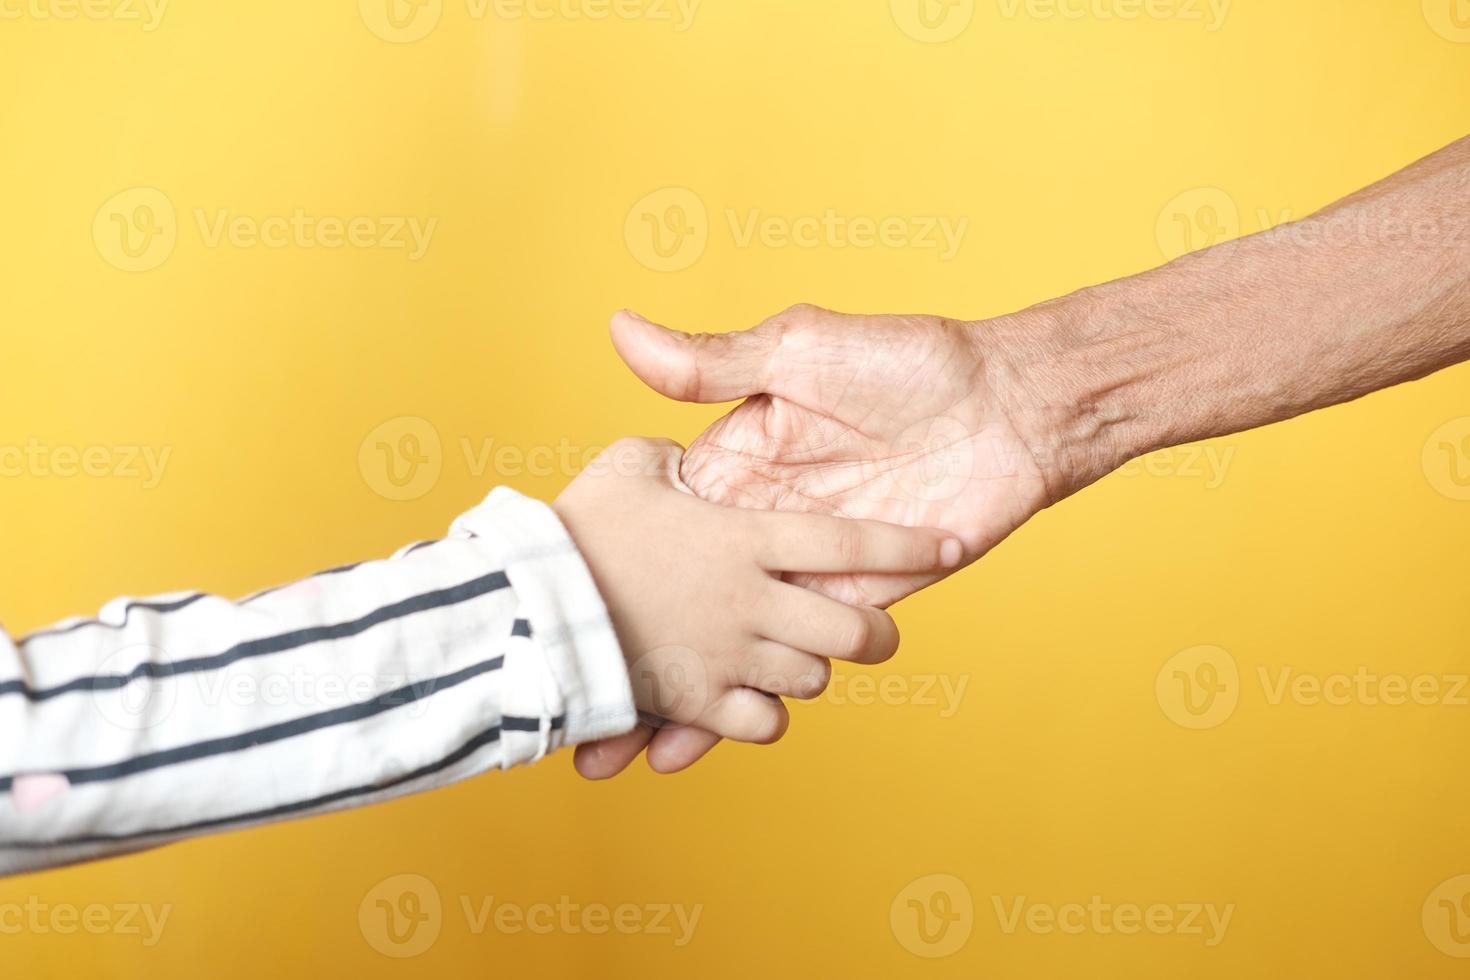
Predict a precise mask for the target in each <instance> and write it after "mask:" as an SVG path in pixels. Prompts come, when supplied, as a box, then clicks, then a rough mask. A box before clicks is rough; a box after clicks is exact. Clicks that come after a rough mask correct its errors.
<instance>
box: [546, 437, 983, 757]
mask: <svg viewBox="0 0 1470 980" xmlns="http://www.w3.org/2000/svg"><path fill="white" fill-rule="evenodd" d="M682 454H683V451H682V449H681V448H680V447H679V446H678V445H676V444H674V443H672V442H668V441H664V440H658V441H655V440H647V439H624V440H622V441H620V442H618V443H617V444H615V445H614V446H612V447H611V448H610V449H608V450H607V451H606V452H604V453H603V454H602V455H601V456H599V457H598V458H597V460H595V461H594V462H593V463H592V464H591V466H589V467H588V469H587V471H586V472H584V473H583V474H582V475H581V476H579V477H578V478H577V479H576V480H575V481H573V483H572V484H571V486H569V487H568V488H567V489H566V491H565V492H564V493H563V494H562V495H561V496H560V497H559V498H557V500H556V502H555V504H554V505H553V506H554V507H555V509H556V511H557V513H558V514H559V515H560V517H561V519H562V521H563V523H564V524H565V525H566V527H567V530H568V531H569V532H570V533H571V536H572V539H573V540H574V541H576V543H577V546H578V548H579V549H580V550H581V552H582V555H583V557H584V558H585V559H586V561H587V564H588V567H589V568H591V570H592V575H593V577H594V578H595V579H596V581H597V585H598V587H599V589H600V590H601V592H602V596H603V599H604V601H605V602H606V604H607V607H608V611H609V613H610V614H611V617H612V622H613V626H614V628H615V629H616V631H617V634H618V639H619V641H620V643H621V645H622V648H623V655H624V657H625V659H626V661H627V663H628V669H629V676H630V678H631V680H632V684H633V693H634V697H635V699H636V701H637V704H638V707H639V708H640V709H641V710H643V711H646V712H649V713H652V714H655V715H658V716H659V717H661V718H665V719H668V720H669V721H673V722H678V723H680V724H689V725H697V726H699V727H701V728H704V729H707V730H709V731H711V732H714V733H716V734H718V735H723V736H725V737H727V738H731V739H735V740H737V741H743V742H761V743H769V742H774V741H776V740H777V739H779V738H780V737H781V736H782V735H783V734H784V733H785V731H786V726H787V723H788V721H789V717H788V715H787V712H786V707H785V705H783V704H782V703H781V700H780V696H783V695H789V696H791V697H796V698H814V697H817V696H818V695H820V694H821V693H822V691H824V690H826V687H827V682H828V679H829V678H830V676H831V666H830V664H829V663H828V661H827V658H831V657H835V658H837V659H840V660H850V661H854V662H857V663H864V664H876V663H881V662H883V661H885V660H887V659H888V658H889V657H891V656H893V654H894V653H895V652H896V651H897V649H898V630H897V628H896V627H895V625H894V623H893V620H892V619H891V618H890V617H889V616H888V614H887V613H885V612H883V611H881V610H879V609H875V608H872V607H868V606H848V605H844V604H843V603H841V602H838V601H836V600H835V599H830V598H827V597H826V596H822V595H819V594H818V593H815V592H811V591H808V590H806V589H803V588H800V587H799V586H795V585H791V584H789V583H787V582H784V581H782V579H781V575H782V573H787V572H805V573H828V574H841V573H859V572H862V573H869V574H873V573H877V574H915V573H928V572H942V571H944V570H947V569H951V568H954V567H957V566H958V565H959V563H960V561H961V560H962V549H961V546H960V542H959V541H958V539H955V538H953V537H951V536H949V535H948V534H946V533H944V532H942V531H936V530H930V529H926V528H903V527H897V526H894V525H889V524H882V523H877V522H873V521H850V520H845V519H842V518H836V517H828V516H823V515H815V514H794V513H780V512H765V511H753V510H740V509H736V508H731V507H720V506H717V505H714V504H709V503H706V502H704V501H702V500H700V499H698V498H697V497H695V496H694V495H693V494H691V493H690V492H689V491H688V490H687V489H685V488H683V487H682V486H681V485H680V484H679V479H678V472H679V462H680V458H681V456H682Z"/></svg>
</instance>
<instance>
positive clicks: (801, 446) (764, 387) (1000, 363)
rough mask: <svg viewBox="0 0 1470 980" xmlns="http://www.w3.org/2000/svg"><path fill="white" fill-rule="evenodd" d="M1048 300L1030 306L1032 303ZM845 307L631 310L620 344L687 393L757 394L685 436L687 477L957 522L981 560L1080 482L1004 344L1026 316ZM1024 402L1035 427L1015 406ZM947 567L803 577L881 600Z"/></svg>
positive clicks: (677, 765) (655, 379) (648, 738)
mask: <svg viewBox="0 0 1470 980" xmlns="http://www.w3.org/2000/svg"><path fill="white" fill-rule="evenodd" d="M1036 315H1037V314H1034V313H1033V314H1031V316H1033V317H1034V316H1036ZM1013 326H1014V327H1015V328H1016V329H1012V328H1011V326H1008V325H1007V324H1006V323H1002V322H1001V321H996V322H993V323H990V324H971V323H961V322H956V321H952V320H945V319H942V318H940V317H933V316H847V315H843V314H840V313H833V312H830V311H827V310H821V309H818V308H816V307H812V306H797V307H793V308H792V309H789V310H787V311H786V312H784V313H781V314H779V315H777V316H775V317H772V318H771V319H769V320H767V321H765V322H764V323H762V324H760V325H759V326H757V327H756V328H754V329H753V330H749V331H746V332H743V333H733V334H722V335H710V334H701V335H692V336H691V335H688V334H683V333H678V332H675V331H672V330H667V329H665V328H663V327H660V326H657V325H655V324H652V323H650V322H649V321H647V320H644V319H643V318H641V317H639V316H637V315H636V314H632V313H626V312H625V313H619V314H618V315H617V316H616V317H614V319H613V323H612V333H613V343H614V345H615V346H616V347H617V350H618V353H619V354H620V355H621V356H622V357H623V359H624V360H625V361H626V362H627V363H628V365H629V367H631V368H632V369H633V371H634V373H636V374H637V375H638V376H639V377H640V378H641V379H642V380H643V381H644V382H646V383H647V384H648V385H649V386H651V387H652V388H654V389H655V390H656V391H659V392H661V393H662V394H664V395H666V396H668V397H670V398H675V399H678V400H680V401H690V402H724V401H731V400H734V399H738V398H747V399H748V400H747V401H745V402H744V403H743V404H741V405H740V406H739V407H737V408H736V409H735V410H734V411H732V412H731V413H730V414H728V415H726V416H725V417H724V418H723V419H721V420H720V421H718V422H716V423H715V424H714V425H713V426H711V427H710V428H709V430H708V431H706V432H705V433H704V434H703V435H702V436H700V437H699V439H697V440H696V441H695V443H694V444H693V445H692V446H691V447H690V449H689V452H688V454H687V455H686V456H685V459H684V463H683V467H682V469H681V476H682V478H683V480H684V482H685V483H686V484H687V485H688V486H689V487H690V488H691V489H692V490H694V492H695V493H697V494H698V495H699V496H701V497H703V498H705V499H706V500H710V501H714V502H717V503H721V504H728V505H733V506H739V507H747V508H757V509H769V510H783V511H807V512H812V513H820V514H832V515H837V516H841V517H851V518H864V519H871V520H879V521H886V522H888V523H892V524H903V525H908V526H924V527H936V528H942V529H944V530H947V531H950V532H951V533H953V534H955V535H956V536H958V537H959V539H960V540H961V541H962V542H963V544H964V546H965V561H966V563H968V562H972V561H974V560H976V559H978V558H979V557H980V556H981V555H983V554H985V552H987V551H989V550H990V549H991V548H992V547H994V546H995V545H996V544H997V543H999V542H1000V541H1001V540H1002V539H1004V538H1005V537H1006V536H1007V535H1008V534H1010V533H1011V532H1012V531H1013V530H1015V529H1016V528H1017V527H1019V526H1020V525H1021V524H1022V523H1023V522H1024V521H1026V520H1027V519H1028V518H1030V517H1031V516H1032V515H1033V514H1035V513H1036V512H1037V511H1039V510H1041V509H1042V508H1043V507H1045V506H1047V505H1048V504H1049V503H1051V502H1053V501H1054V500H1056V499H1059V498H1060V496H1062V495H1065V493H1066V492H1068V491H1067V488H1069V487H1070V483H1069V481H1068V480H1067V479H1066V478H1064V476H1063V474H1062V472H1061V469H1060V468H1059V467H1057V466H1051V465H1048V463H1049V462H1050V461H1052V460H1054V459H1055V458H1056V453H1055V446H1054V443H1053V442H1052V441H1050V440H1049V439H1046V438H1044V437H1042V436H1041V435H1040V428H1039V424H1040V422H1041V421H1042V419H1041V416H1043V415H1044V414H1045V413H1044V412H1041V411H1038V409H1037V405H1038V404H1039V403H1038V400H1037V398H1036V396H1035V394H1034V392H1032V391H1030V390H1028V389H1027V388H1025V387H1024V386H1023V385H1022V384H1021V382H1020V374H1019V372H1018V371H1017V370H1016V366H1017V365H1016V358H1015V357H1014V356H1007V355H1004V354H1002V351H1004V350H1005V349H1006V343H1007V342H1008V340H1007V339H1008V338H1012V337H1020V336H1023V335H1024V331H1022V330H1021V329H1019V328H1020V326H1021V325H1020V324H1014V325H1013ZM1021 412H1024V413H1025V420H1026V423H1027V424H1025V425H1022V424H1019V422H1018V419H1019V416H1018V413H1021ZM944 574H948V573H947V572H946V573H932V574H919V575H823V576H799V577H792V580H793V581H796V582H799V583H800V584H805V585H810V586H812V587H814V588H817V589H819V590H821V591H823V592H826V593H827V594H829V595H831V596H833V597H834V598H838V599H841V600H843V601H844V602H850V603H856V604H861V605H872V606H880V607H884V606H887V605H889V604H891V603H893V602H896V601H898V600H899V599H901V598H903V597H904V596H906V595H909V594H910V593H912V592H915V591H917V590H918V589H921V588H923V587H924V586H926V585H929V584H931V583H933V582H935V581H937V580H938V579H939V578H942V577H943V576H944ZM717 741H718V739H717V738H716V737H715V736H713V735H711V734H710V733H708V732H705V731H702V730H700V729H697V728H687V727H677V728H669V729H663V730H659V731H657V732H655V731H654V729H652V728H650V727H643V728H640V729H639V730H638V731H636V732H634V733H631V734H629V735H627V736H624V737H622V738H620V739H615V740H609V741H607V742H603V743H598V744H596V745H592V746H585V747H583V748H582V749H580V750H579V751H578V756H577V768H578V770H579V771H580V772H581V773H582V774H583V775H584V776H587V777H589V778H606V777H608V776H612V775H615V774H616V773H618V772H620V771H621V770H622V769H623V768H624V767H626V766H627V764H628V763H629V762H631V761H632V760H633V759H634V758H635V757H636V756H637V755H638V753H639V751H641V750H642V749H643V748H644V747H645V746H647V747H648V749H649V763H650V765H652V766H653V768H654V769H655V770H658V771H660V772H674V771H677V770H679V769H683V768H685V767H687V766H689V765H691V764H693V762H695V761H696V760H697V759H698V758H700V757H701V756H702V755H704V754H705V753H706V752H708V751H709V749H710V748H712V747H713V746H714V744H715V743H716V742H717Z"/></svg>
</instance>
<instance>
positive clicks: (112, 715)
mask: <svg viewBox="0 0 1470 980" xmlns="http://www.w3.org/2000/svg"><path fill="white" fill-rule="evenodd" d="M634 722H635V712H634V708H633V701H632V695H631V692H630V690H629V684H628V679H627V674H626V671H625V668H624V666H623V658H622V654H621V651H620V650H619V647H618V642H617V639H616V636H615V634H614V632H613V629H612V625H611V623H610V621H609V619H608V616H607V611H606V609H605V608H604V606H603V603H602V599H601V597H600V596H599V595H598V592H597V588H596V586H595V585H594V584H593V581H592V576H591V574H590V573H589V572H588V570H587V567H586V564H585V563H584V562H583V561H582V558H581V556H580V555H579V554H578V552H577V550H576V547H575V546H574V545H573V543H572V541H571V539H570V538H569V537H568V535H567V533H566V531H565V529H563V527H562V525H561V523H560V521H559V520H558V519H557V517H556V515H555V514H554V512H553V511H552V510H551V509H550V508H549V507H547V506H545V505H544V504H541V503H538V502H536V501H532V500H529V499H527V498H525V497H522V496H520V495H519V494H516V493H514V492H513V491H510V490H507V489H504V488H502V489H498V490H496V491H495V492H493V493H492V494H491V495H490V496H489V498H488V499H487V500H486V501H485V502H484V503H483V504H481V505H480V506H479V507H477V508H475V509H474V510H472V511H470V512H469V513H467V514H465V515H463V516H462V517H461V518H459V520H457V521H456V522H455V524H454V526H453V527H452V528H451V530H450V533H449V536H448V537H447V538H445V539H444V540H443V541H438V542H433V543H425V544H421V545H415V546H411V547H409V548H405V549H403V550H401V551H400V552H398V554H396V555H394V556H393V557H392V558H390V559H388V560H385V561H374V562H365V563H363V564H360V565H353V566H347V567H343V568H338V569H333V570H331V571H328V572H323V573H321V574H319V575H316V576H313V577H312V578H308V579H305V580H303V581H300V582H296V583H294V584H291V585H287V586H282V587H279V588H275V589H270V590H267V591H265V592H260V593H257V594H255V595H253V596H250V597H248V598H245V599H242V600H238V601H231V600H226V599H222V598H219V597H216V596H210V595H204V594H201V593H183V594H176V595H170V596H163V597H159V598H155V599H148V600H134V599H119V600H116V601H114V602H112V603H109V604H108V605H107V606H106V607H105V608H104V609H103V610H102V612H101V613H100V615H99V616H98V618H96V619H76V620H69V621H67V622H64V623H61V624H58V625H57V626H54V627H51V628H49V629H45V630H41V631H39V632H37V633H34V634H31V635H30V636H27V637H25V638H23V639H21V640H19V641H11V640H10V639H9V638H8V637H7V636H5V635H3V634H0V874H7V873H16V872H20V871H26V870H31V869H36V868H42V867H49V866H55V865H60V864H69V863H73V862H77V861H84V860H90V859H93V858H97V857H102V856H106V855H110V854H118V853H124V852H128V851H134V850H140V849H143V848H149V847H155V846H158V845H160V844H165V843H168V842H170V841H174V840H178V839H181V838H185V837H192V836H196V835H200V834H206V833H213V832H219V831H224V830H234V829H239V828H244V827H249V826H254V825H257V824H262V823H268V822H271V821H276V820H283V819H289V818H294V817H302V816H308V815H312V814H317V813H325V812H329V811H332V810H338V809H344V808H347V807H353V806H361V805H365V804H368V803H373V802H377V801H380V800H386V799H391V798H393V797H397V796H402V795H406V794H408V793H414V792H419V791H421V790H427V789H432V788H434V787H437V786H442V785H446V784H448V783H451V782H455V781H457V780H460V779H464V778H466V777H469V776H473V775H476V774H478V773H481V772H484V771H486V770H488V769H492V768H509V767H511V766H515V765H520V764H524V763H529V762H534V761H536V760H538V759H540V758H541V757H542V756H544V755H546V754H547V753H549V752H552V751H554V750H555V749H557V748H560V747H562V746H565V745H571V744H575V743H578V742H582V741H591V740H595V739H598V738H604V737H607V736H609V735H614V734H618V733H621V732H624V731H627V730H628V729H630V728H632V727H633V724H634Z"/></svg>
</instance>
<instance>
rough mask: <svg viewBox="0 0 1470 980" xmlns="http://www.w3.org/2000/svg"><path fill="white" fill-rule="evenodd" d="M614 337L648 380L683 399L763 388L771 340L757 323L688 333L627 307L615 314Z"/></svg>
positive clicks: (728, 397)
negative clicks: (738, 328)
mask: <svg viewBox="0 0 1470 980" xmlns="http://www.w3.org/2000/svg"><path fill="white" fill-rule="evenodd" d="M612 342H613V347H615V348H617V352H618V356H619V357H621V358H622V359H623V361H624V362H625V363H627V365H628V367H630V368H632V369H633V373H634V374H636V375H638V377H639V378H641V379H642V380H643V383H644V384H646V385H648V386H649V387H650V388H652V389H653V390H654V391H657V392H659V393H660V394H662V395H665V396H667V397H669V398H673V399H676V400H678V401H681V402H729V401H735V400H736V399H739V398H747V397H749V396H751V395H758V394H760V393H762V392H763V391H764V390H765V388H764V387H763V385H764V384H765V379H766V375H767V373H768V370H767V369H768V367H769V364H770V355H771V344H770V343H769V342H768V340H767V338H766V334H765V333H764V331H762V330H761V329H760V328H759V327H757V328H756V329H754V330H744V331H740V332H738V333H727V334H687V333H681V332H679V331H677V330H670V329H668V328H667V327H661V326H659V325H658V324H656V323H651V322H649V321H648V320H645V319H644V318H643V317H641V316H639V315H638V314H637V313H633V312H631V311H629V310H623V311H621V312H619V313H617V314H615V315H614V316H613V319H612Z"/></svg>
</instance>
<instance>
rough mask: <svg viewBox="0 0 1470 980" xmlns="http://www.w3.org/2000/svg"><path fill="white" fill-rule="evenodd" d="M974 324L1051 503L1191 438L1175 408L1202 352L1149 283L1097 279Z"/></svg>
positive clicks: (992, 377) (992, 378)
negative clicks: (1155, 298)
mask: <svg viewBox="0 0 1470 980" xmlns="http://www.w3.org/2000/svg"><path fill="white" fill-rule="evenodd" d="M968 328H969V329H970V331H971V332H972V335H973V336H974V338H975V342H976V344H977V347H978V348H979V349H980V350H981V351H982V356H983V357H984V362H985V366H986V373H987V380H988V382H989V385H990V388H991V390H992V391H994V393H995V394H996V396H997V397H998V398H999V399H1000V401H1001V403H1002V405H1003V407H1004V409H1005V412H1006V415H1007V417H1008V419H1009V421H1010V423H1011V426H1012V428H1013V429H1014V430H1015V432H1016V435H1017V437H1018V438H1019V439H1020V440H1021V441H1022V442H1023V443H1024V444H1025V445H1026V446H1027V448H1028V449H1029V450H1030V453H1031V456H1032V458H1033V459H1034V460H1035V463H1036V466H1037V468H1038V469H1039V470H1040V472H1041V474H1042V478H1043V479H1044V480H1045V483H1046V486H1047V491H1048V495H1049V497H1050V502H1051V503H1056V502H1057V501H1059V500H1062V499H1064V498H1066V497H1068V496H1070V495H1072V494H1074V493H1076V492H1078V491H1079V490H1082V489H1083V488H1085V487H1087V486H1089V485H1091V484H1092V483H1095V482H1096V481H1098V480H1100V479H1102V478H1103V477H1104V476H1106V475H1108V474H1109V473H1111V472H1112V471H1113V470H1115V469H1117V468H1118V467H1120V466H1122V465H1123V464H1124V463H1126V462H1128V461H1129V460H1131V459H1134V458H1136V457H1138V456H1141V455H1143V454H1144V453H1147V452H1150V451H1152V450H1154V449H1157V448H1160V447H1162V446H1166V445H1172V444H1175V443H1176V442H1179V441H1185V440H1186V437H1185V436H1184V435H1183V433H1184V432H1185V431H1186V430H1187V429H1188V424H1187V423H1186V422H1185V421H1184V419H1183V418H1182V417H1181V416H1180V415H1179V413H1178V411H1177V409H1178V408H1179V407H1180V402H1181V401H1182V400H1183V399H1181V397H1180V395H1179V391H1180V389H1181V387H1182V386H1186V385H1187V381H1186V380H1185V379H1187V377H1188V376H1189V375H1190V373H1191V365H1190V361H1191V359H1192V357H1193V356H1195V355H1194V352H1191V351H1190V349H1189V345H1187V344H1185V343H1184V342H1183V338H1182V334H1181V330H1180V329H1179V327H1178V326H1177V325H1176V324H1174V323H1171V322H1170V321H1169V320H1168V319H1167V318H1166V317H1164V316H1162V315H1161V309H1159V308H1156V307H1154V306H1153V305H1152V303H1151V300H1150V297H1149V292H1148V286H1147V284H1145V283H1141V282H1140V283H1135V282H1134V281H1133V280H1125V281H1123V282H1118V283H1110V284H1108V285H1105V286H1097V287H1092V288H1089V289H1085V290H1081V291H1079V292H1076V293H1073V294H1071V295H1069V296H1065V297H1062V298H1060V299H1056V300H1051V301H1049V302H1046V303H1043V304H1040V305H1038V306H1034V307H1032V308H1030V309H1028V310H1024V311H1022V312H1020V313H1016V314H1012V315H1010V316H1006V317H1001V318H999V319H996V320H989V321H981V322H978V323H974V324H969V325H968Z"/></svg>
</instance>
